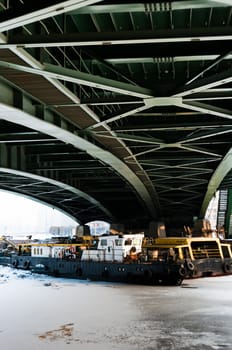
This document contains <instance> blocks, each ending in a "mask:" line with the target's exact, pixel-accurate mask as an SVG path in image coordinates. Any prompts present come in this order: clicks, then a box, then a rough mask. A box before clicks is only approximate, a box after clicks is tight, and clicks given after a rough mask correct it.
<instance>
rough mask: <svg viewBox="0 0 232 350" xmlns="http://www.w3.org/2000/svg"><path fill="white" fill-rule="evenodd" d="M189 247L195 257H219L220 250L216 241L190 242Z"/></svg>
mask: <svg viewBox="0 0 232 350" xmlns="http://www.w3.org/2000/svg"><path fill="white" fill-rule="evenodd" d="M191 248H192V252H193V255H194V258H195V259H204V258H220V257H221V255H220V250H219V247H218V244H217V242H216V241H209V242H204V241H202V242H191Z"/></svg>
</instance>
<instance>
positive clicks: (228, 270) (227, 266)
mask: <svg viewBox="0 0 232 350" xmlns="http://www.w3.org/2000/svg"><path fill="white" fill-rule="evenodd" d="M223 270H224V272H225V273H231V263H228V262H225V263H224V264H223Z"/></svg>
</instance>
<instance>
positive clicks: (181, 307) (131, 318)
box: [0, 267, 232, 350]
mask: <svg viewBox="0 0 232 350" xmlns="http://www.w3.org/2000/svg"><path fill="white" fill-rule="evenodd" d="M231 290H232V276H227V277H217V278H204V279H197V280H191V281H187V282H185V283H184V284H183V285H182V286H181V287H166V286H165V287H163V286H154V287H152V286H136V285H126V284H113V283H99V282H98V283H96V282H88V281H78V280H72V279H62V278H51V277H47V276H36V275H32V274H31V273H26V272H24V271H19V270H15V271H13V270H11V269H9V268H7V267H0V296H1V298H0V344H1V349H3V350H15V349H20V350H37V349H38V350H66V349H70V350H74V349H75V350H78V349H81V350H85V349H87V350H88V349H89V350H109V349H118V350H124V349H125V350H137V349H138V350H156V349H157V350H214V349H215V350H216V349H220V350H221V349H228V350H231V349H232V331H231V327H232V293H231Z"/></svg>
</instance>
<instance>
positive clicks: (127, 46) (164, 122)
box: [0, 0, 232, 228]
mask: <svg viewBox="0 0 232 350" xmlns="http://www.w3.org/2000/svg"><path fill="white" fill-rule="evenodd" d="M53 5H54V6H55V7H54V6H53ZM61 5H62V6H61ZM7 6H9V8H8V7H7ZM37 7H38V8H34V9H30V2H27V1H24V4H22V3H21V2H19V3H18V6H16V7H15V2H14V3H13V2H12V6H11V1H9V2H8V3H7V2H4V1H2V2H1V10H2V11H1V12H0V18H2V23H1V25H0V31H1V32H2V33H1V37H0V73H1V75H2V82H4V84H6V86H7V85H9V86H11V89H12V92H11V94H12V99H11V101H10V102H11V103H6V101H7V99H5V98H4V99H2V100H1V102H3V103H4V104H5V105H6V107H5V111H4V109H1V118H2V120H5V122H2V123H3V126H4V123H6V124H5V129H7V127H8V128H9V130H8V129H7V131H6V130H5V132H2V144H3V148H4V147H7V149H8V151H7V152H10V153H12V154H15V153H16V154H18V153H20V154H23V157H22V156H21V157H19V156H17V157H16V159H17V161H16V163H23V164H24V168H20V170H23V171H25V172H29V173H31V172H32V173H34V174H36V175H39V174H40V175H41V174H43V176H44V175H45V177H47V178H48V179H49V178H52V177H55V178H56V180H59V181H58V182H59V183H67V182H69V181H71V180H70V179H71V178H72V179H75V181H74V180H73V184H75V186H73V188H77V189H79V190H80V191H82V192H85V193H86V194H87V195H88V196H90V197H92V198H94V200H95V201H96V202H97V203H99V205H100V206H102V208H105V209H106V211H107V210H108V213H110V212H111V213H112V217H114V218H115V219H116V220H118V221H123V222H125V223H126V222H130V225H131V226H133V227H136V226H141V225H146V224H148V222H149V221H150V220H161V219H164V221H165V222H166V224H167V226H169V227H178V228H179V227H181V226H182V225H183V224H191V222H192V219H193V217H194V216H203V215H204V212H205V210H206V208H207V205H208V203H209V200H210V198H211V196H212V195H213V194H214V192H215V191H216V190H217V189H219V188H220V185H221V184H222V182H223V179H224V178H225V176H226V175H227V176H229V174H230V169H231V159H230V153H231V141H230V140H231V137H230V133H231V130H232V129H231V125H232V121H231V115H232V112H231V110H232V105H231V99H232V87H231V80H232V79H231V72H232V65H231V63H232V56H231V53H230V46H231V45H230V44H231V39H232V31H231V24H232V19H231V18H232V8H231V6H230V2H228V1H226V0H225V1H219V2H215V1H200V0H199V1H198V0H196V1H170V2H158V1H147V2H146V4H142V3H141V2H139V1H134V2H133V5H132V4H131V1H120V2H118V1H117V2H116V1H110V2H107V1H55V2H54V1H53V2H51V1H45V2H43V5H41V4H40V5H39V4H38V5H37ZM13 10H14V11H13ZM29 14H31V16H30V15H29ZM1 16H2V17H1ZM6 30H8V32H7V35H6V33H5V31H6ZM45 91H49V94H48V93H46V92H45ZM25 100H27V104H26V103H25ZM28 100H30V103H29V105H30V108H29V107H28ZM12 102H13V103H12ZM7 104H8V107H9V106H11V107H12V106H14V107H16V108H17V109H20V110H21V112H24V114H25V112H26V113H27V118H26V120H25V119H22V120H24V121H22V120H21V121H19V119H20V117H18V118H17V117H16V114H14V113H13V114H11V112H10V110H12V109H8V107H7ZM32 106H34V107H32ZM19 115H22V113H21V114H20V113H18V116H19ZM17 123H18V127H17V128H16V126H15V125H16V124H17ZM19 125H20V127H19ZM42 125H44V127H42ZM6 126H7V127H6ZM14 128H16V130H17V132H15V133H14ZM24 128H25V129H24ZM3 129H4V128H3ZM55 130H56V131H55ZM28 132H32V134H31V139H30V137H28V136H27V137H26V136H25V137H24V138H22V140H24V141H22V140H21V142H20V137H19V136H17V135H21V136H22V135H23V134H24V135H26V134H27V133H28ZM33 132H34V134H33ZM35 132H37V134H35ZM7 133H9V140H11V141H10V142H9V140H7V137H6V135H7ZM66 133H68V135H69V136H68V139H66V137H65V136H64V135H65V134H66ZM14 134H15V135H14ZM13 135H14V136H13ZM33 135H34V136H35V135H36V136H35V137H34V139H33ZM46 136H47V137H51V140H50V139H49V140H48V139H47V140H46ZM29 139H30V140H29ZM36 139H37V140H36ZM38 140H40V141H38ZM45 140H46V141H45ZM67 143H68V144H70V145H71V147H72V150H71V152H70V153H71V154H72V157H71V156H70V155H69V157H70V158H69V157H67V159H66V160H65V156H64V157H63V156H62V153H59V152H60V151H59V149H61V148H63V147H64V148H65V147H66V144H67ZM22 144H23V147H21V146H22ZM13 145H14V147H15V148H14V149H13ZM19 145H21V146H20V147H19ZM42 145H43V147H42ZM39 146H40V147H39ZM52 147H54V151H55V150H56V152H52V151H51V153H49V152H50V151H49V152H48V154H47V155H46V151H45V149H46V148H47V150H50V149H51V148H52ZM9 149H11V151H9ZM15 149H16V151H15ZM19 149H20V151H19ZM74 149H75V150H76V151H74ZM7 152H5V151H2V154H3V159H4V157H5V158H7ZM34 152H35V153H34ZM75 152H76V154H75ZM65 153H66V152H65ZM49 154H51V155H50V156H49ZM67 154H68V152H67ZM74 154H75V157H77V158H78V159H77V160H75V157H74ZM57 157H58V158H59V157H60V159H62V161H61V160H60V161H59V159H58V158H57ZM21 158H23V159H24V158H25V159H26V161H24V162H22V161H21V162H19V159H21ZM78 162H79V165H81V164H85V165H84V167H83V168H84V169H85V170H84V171H86V172H87V173H86V174H84V173H83V172H82V170H81V169H82V167H81V166H80V167H79V169H80V172H79V173H78V170H77V169H78V165H77V164H78ZM14 163H15V162H13V164H14ZM93 164H94V166H93ZM21 165H22V164H21ZM21 165H20V166H21ZM9 167H10V166H9ZM17 169H19V168H17ZM103 174H104V175H103ZM61 180H62V181H61ZM93 184H94V185H95V186H94V185H93ZM0 186H1V182H0ZM94 187H95V188H94ZM119 188H120V189H122V188H124V192H123V191H121V192H120V196H119V193H118V191H119ZM116 193H117V194H116ZM90 197H89V198H90ZM48 202H49V201H48ZM115 203H118V204H115ZM122 203H125V208H126V209H125V210H122V209H121V208H120V207H121V206H122ZM106 211H105V213H106ZM84 215H85V214H83V217H82V221H83V218H84ZM98 215H99V213H98V214H96V219H97V216H98ZM104 215H105V214H104ZM87 216H88V215H87V211H86V220H87ZM109 216H110V215H109ZM76 217H78V215H76ZM112 217H111V219H109V220H113V219H112Z"/></svg>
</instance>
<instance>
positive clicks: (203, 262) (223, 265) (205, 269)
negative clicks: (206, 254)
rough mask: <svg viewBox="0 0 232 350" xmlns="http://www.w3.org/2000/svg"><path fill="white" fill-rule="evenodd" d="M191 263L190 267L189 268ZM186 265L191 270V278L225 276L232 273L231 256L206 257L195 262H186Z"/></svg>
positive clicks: (189, 275)
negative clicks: (222, 257) (223, 257)
mask: <svg viewBox="0 0 232 350" xmlns="http://www.w3.org/2000/svg"><path fill="white" fill-rule="evenodd" d="M188 264H189V267H190V268H189V269H188ZM186 267H187V269H188V270H189V274H188V277H189V278H199V277H210V276H212V277H213V276H224V275H229V274H232V259H231V258H225V259H221V258H208V259H207V258H205V259H198V260H195V261H194V262H189V263H188V262H186Z"/></svg>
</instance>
